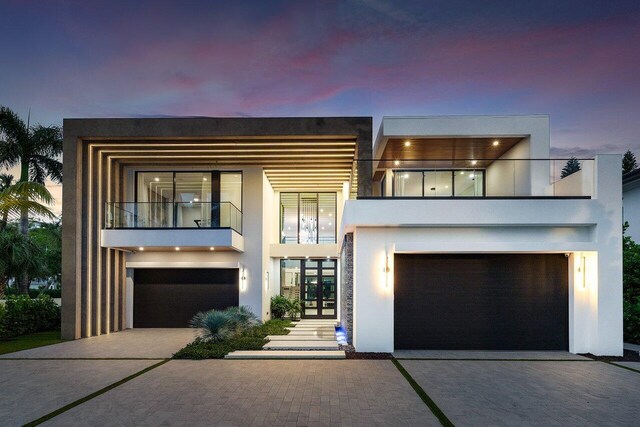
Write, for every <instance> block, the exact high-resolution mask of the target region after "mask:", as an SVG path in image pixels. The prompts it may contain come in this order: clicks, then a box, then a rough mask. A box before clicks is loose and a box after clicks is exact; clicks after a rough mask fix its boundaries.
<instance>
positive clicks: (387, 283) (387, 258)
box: [382, 255, 391, 288]
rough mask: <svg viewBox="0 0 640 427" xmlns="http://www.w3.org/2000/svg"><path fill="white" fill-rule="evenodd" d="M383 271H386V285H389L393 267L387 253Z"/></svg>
mask: <svg viewBox="0 0 640 427" xmlns="http://www.w3.org/2000/svg"><path fill="white" fill-rule="evenodd" d="M382 272H383V273H384V287H385V288H388V287H389V273H390V272H391V268H390V267H389V256H388V255H385V257H384V267H383V268H382Z"/></svg>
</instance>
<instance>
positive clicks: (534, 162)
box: [357, 158, 595, 199]
mask: <svg viewBox="0 0 640 427" xmlns="http://www.w3.org/2000/svg"><path fill="white" fill-rule="evenodd" d="M363 161H368V162H372V170H373V175H374V178H373V186H372V190H373V191H372V196H358V198H434V199H435V198H461V199H465V198H590V197H591V196H592V192H593V181H594V176H595V174H594V172H595V171H594V168H595V160H593V159H483V158H478V159H401V158H400V159H381V160H357V162H358V163H360V162H363Z"/></svg>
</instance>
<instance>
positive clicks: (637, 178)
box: [622, 169, 640, 243]
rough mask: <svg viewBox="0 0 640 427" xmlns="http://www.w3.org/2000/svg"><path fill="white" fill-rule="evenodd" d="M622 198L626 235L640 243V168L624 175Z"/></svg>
mask: <svg viewBox="0 0 640 427" xmlns="http://www.w3.org/2000/svg"><path fill="white" fill-rule="evenodd" d="M622 200H623V201H622V204H623V210H622V212H623V213H624V221H625V222H627V223H628V224H629V227H628V228H627V231H626V235H627V236H631V238H632V239H633V240H634V241H635V242H638V243H640V169H636V170H634V171H631V172H629V173H626V174H624V175H623V176H622Z"/></svg>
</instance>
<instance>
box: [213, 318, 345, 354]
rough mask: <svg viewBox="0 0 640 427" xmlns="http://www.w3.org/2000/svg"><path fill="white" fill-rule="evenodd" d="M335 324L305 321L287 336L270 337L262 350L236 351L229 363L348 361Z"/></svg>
mask: <svg viewBox="0 0 640 427" xmlns="http://www.w3.org/2000/svg"><path fill="white" fill-rule="evenodd" d="M335 327H336V321H335V320H306V319H305V320H301V321H299V322H296V323H295V324H294V326H292V327H290V328H287V329H289V331H290V332H289V334H287V335H269V336H268V337H267V339H268V340H269V342H268V343H266V344H265V345H264V346H263V347H262V348H263V349H262V350H253V351H234V352H232V353H229V354H227V355H226V356H225V359H344V358H345V353H344V351H340V350H338V349H339V346H338V341H337V340H336V331H335Z"/></svg>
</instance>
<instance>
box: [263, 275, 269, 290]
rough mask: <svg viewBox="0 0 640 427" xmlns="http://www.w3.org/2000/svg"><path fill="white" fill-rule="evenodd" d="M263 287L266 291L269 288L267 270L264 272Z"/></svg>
mask: <svg viewBox="0 0 640 427" xmlns="http://www.w3.org/2000/svg"><path fill="white" fill-rule="evenodd" d="M264 289H265V290H266V291H268V290H269V272H268V271H267V272H266V273H265V274H264Z"/></svg>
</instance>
